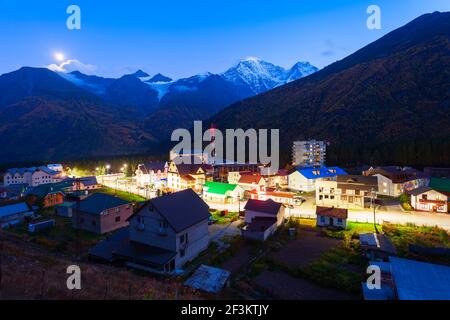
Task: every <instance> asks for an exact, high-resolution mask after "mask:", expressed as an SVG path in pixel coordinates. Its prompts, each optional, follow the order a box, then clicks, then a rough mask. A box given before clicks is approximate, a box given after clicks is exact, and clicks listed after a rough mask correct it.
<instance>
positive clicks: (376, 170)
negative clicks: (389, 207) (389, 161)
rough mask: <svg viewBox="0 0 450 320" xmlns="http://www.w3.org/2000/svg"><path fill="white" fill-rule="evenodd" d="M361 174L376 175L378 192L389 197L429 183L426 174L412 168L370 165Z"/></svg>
mask: <svg viewBox="0 0 450 320" xmlns="http://www.w3.org/2000/svg"><path fill="white" fill-rule="evenodd" d="M363 175H365V176H375V177H377V179H378V194H380V195H385V196H390V197H399V196H401V195H402V194H403V193H405V192H408V191H411V190H414V189H417V188H420V187H426V186H428V184H429V177H428V176H426V175H425V174H424V173H423V172H421V171H419V170H415V169H412V168H401V167H396V166H387V167H371V168H370V169H369V170H367V171H364V172H363Z"/></svg>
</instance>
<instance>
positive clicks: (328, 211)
mask: <svg viewBox="0 0 450 320" xmlns="http://www.w3.org/2000/svg"><path fill="white" fill-rule="evenodd" d="M316 215H318V216H322V217H333V218H340V219H347V218H348V210H347V209H341V208H334V207H332V208H328V207H317V208H316Z"/></svg>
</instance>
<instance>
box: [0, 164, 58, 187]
mask: <svg viewBox="0 0 450 320" xmlns="http://www.w3.org/2000/svg"><path fill="white" fill-rule="evenodd" d="M61 176H62V173H61V172H59V171H55V170H52V169H50V168H48V167H46V166H40V167H30V168H12V169H8V170H7V171H6V173H5V175H4V176H3V183H4V185H5V186H10V185H17V184H27V185H29V186H31V187H36V186H39V185H41V184H47V183H55V182H59V181H60V180H61Z"/></svg>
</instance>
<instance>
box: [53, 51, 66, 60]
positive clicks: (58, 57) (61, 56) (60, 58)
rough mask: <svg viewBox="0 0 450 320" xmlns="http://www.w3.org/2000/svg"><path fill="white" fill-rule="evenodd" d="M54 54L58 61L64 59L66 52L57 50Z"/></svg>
mask: <svg viewBox="0 0 450 320" xmlns="http://www.w3.org/2000/svg"><path fill="white" fill-rule="evenodd" d="M53 56H54V57H55V60H56V61H59V62H62V61H64V54H62V53H61V52H56V53H55V54H54V55H53Z"/></svg>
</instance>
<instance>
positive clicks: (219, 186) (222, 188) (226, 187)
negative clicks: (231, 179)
mask: <svg viewBox="0 0 450 320" xmlns="http://www.w3.org/2000/svg"><path fill="white" fill-rule="evenodd" d="M236 187H237V184H229V183H222V182H212V181H207V182H205V184H204V186H203V188H207V190H206V192H208V193H215V194H221V195H226V193H227V192H228V191H234V190H235V189H236Z"/></svg>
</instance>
